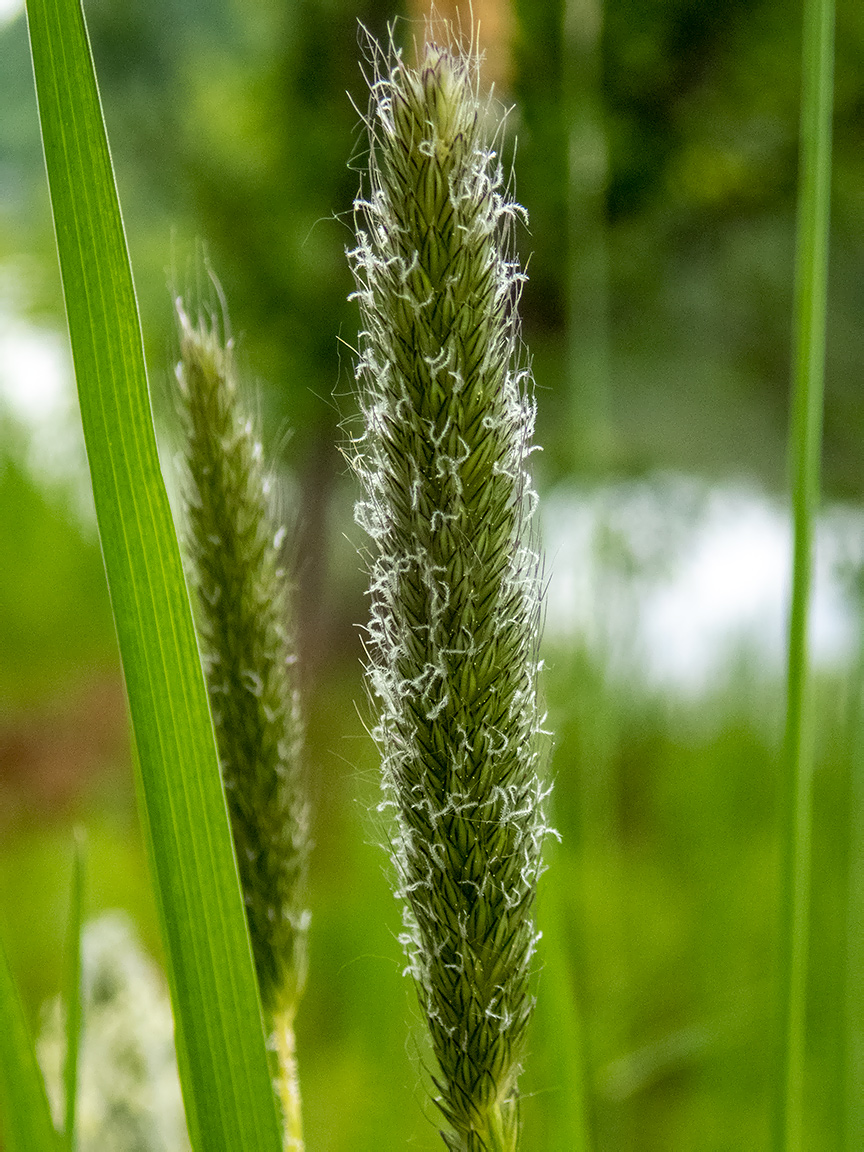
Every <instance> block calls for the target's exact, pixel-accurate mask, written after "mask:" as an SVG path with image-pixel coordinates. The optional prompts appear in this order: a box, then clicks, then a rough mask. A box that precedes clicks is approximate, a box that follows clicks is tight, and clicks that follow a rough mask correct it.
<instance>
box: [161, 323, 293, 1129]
mask: <svg viewBox="0 0 864 1152" xmlns="http://www.w3.org/2000/svg"><path fill="white" fill-rule="evenodd" d="M177 316H178V321H179V327H180V355H181V359H180V364H179V365H178V370H177V376H178V380H179V383H180V395H181V403H182V411H183V416H184V422H185V425H186V471H187V477H188V485H187V520H188V533H187V534H188V542H189V551H190V555H191V562H192V568H193V577H194V582H195V585H196V587H197V593H198V602H199V609H200V610H199V613H198V622H199V631H200V634H201V637H202V641H203V644H202V647H203V654H204V661H205V669H206V673H207V686H208V691H209V694H210V707H211V711H212V714H213V722H214V725H215V728H216V739H217V744H218V748H219V759H220V763H221V767H222V776H223V781H224V785H225V792H226V795H227V799H228V809H229V813H230V817H231V828H232V832H233V836H234V846H235V851H236V855H237V864H238V868H239V872H240V881H241V887H242V890H243V897H244V901H245V905H246V917H247V920H248V924H249V934H250V937H251V940H252V951H253V954H254V957H255V967H256V971H257V974H258V984H259V988H260V991H261V1001H262V1004H263V1007H264V1012H265V1017H266V1019H267V1021H268V1027H270V1028H272V1030H273V1044H274V1046H275V1049H276V1052H277V1055H278V1058H279V1076H278V1086H279V1092H280V1096H281V1100H282V1106H283V1111H284V1115H285V1126H286V1147H287V1148H300V1147H302V1139H301V1136H300V1131H301V1128H300V1105H299V1092H298V1088H297V1079H296V1071H295V1060H294V1031H293V1024H294V1015H295V1012H296V1008H297V1003H298V1000H299V997H300V994H301V992H302V989H303V984H304V980H305V974H306V927H307V919H308V914H307V912H306V911H305V908H304V905H303V897H304V886H305V876H306V870H307V858H308V853H309V831H308V813H307V805H306V799H305V792H304V788H303V781H302V773H301V767H300V762H301V744H302V725H301V719H300V709H299V700H298V693H297V685H296V682H295V681H296V675H295V671H296V669H295V663H296V660H295V656H294V649H293V645H292V643H291V638H290V636H289V634H288V631H287V620H288V604H287V589H286V579H285V573H284V570H283V569H282V567H281V563H280V544H281V539H282V536H283V533H282V531H281V530H279V531H277V530H276V528H275V526H274V522H273V517H272V515H271V510H270V507H269V499H268V482H267V480H266V478H265V475H264V471H263V468H262V464H261V449H260V445H259V444H258V443H257V441H256V440H255V437H254V435H253V432H252V427H251V424H250V422H249V421H248V420H247V419H246V418H245V417H244V416H243V415H242V413H241V411H240V409H239V407H238V398H237V385H236V381H235V376H234V368H233V362H232V354H231V345H230V342H227V341H224V340H221V339H220V338H219V335H218V334H217V332H216V330H215V329H214V327H213V326H212V325H210V324H208V323H207V322H206V321H204V320H200V321H199V323H198V324H197V325H193V324H192V323H191V321H190V320H189V318H188V316H187V315H186V313H185V312H184V310H183V308H182V306H181V305H180V304H179V302H178V305H177Z"/></svg>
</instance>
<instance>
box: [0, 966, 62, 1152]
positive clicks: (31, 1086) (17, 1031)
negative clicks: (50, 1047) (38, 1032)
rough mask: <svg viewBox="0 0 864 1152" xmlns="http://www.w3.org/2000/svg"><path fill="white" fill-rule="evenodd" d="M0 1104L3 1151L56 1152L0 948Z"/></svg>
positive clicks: (28, 1037) (19, 1006)
mask: <svg viewBox="0 0 864 1152" xmlns="http://www.w3.org/2000/svg"><path fill="white" fill-rule="evenodd" d="M0 1021H2V1025H0V1102H2V1106H3V1117H2V1120H3V1127H2V1135H3V1139H4V1141H5V1147H6V1148H7V1152H60V1148H61V1139H60V1137H59V1136H58V1135H57V1132H56V1130H55V1128H54V1124H53V1121H52V1120H51V1109H50V1108H49V1106H48V1096H47V1094H46V1092H45V1082H44V1080H43V1079H42V1073H41V1072H40V1070H39V1065H38V1063H37V1061H36V1049H35V1047H34V1045H33V1038H32V1037H31V1035H30V1029H29V1027H28V1025H27V1017H26V1016H25V1014H24V1006H23V1004H22V1003H21V997H20V996H19V995H18V989H17V988H16V986H15V981H14V979H13V976H12V972H11V970H10V968H9V961H8V959H7V957H6V950H5V948H3V947H2V945H0Z"/></svg>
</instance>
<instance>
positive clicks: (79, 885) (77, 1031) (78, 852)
mask: <svg viewBox="0 0 864 1152" xmlns="http://www.w3.org/2000/svg"><path fill="white" fill-rule="evenodd" d="M84 846H85V840H84V833H83V831H82V830H81V829H80V828H78V829H76V830H75V850H74V855H73V858H72V895H71V899H70V901H69V927H68V932H67V938H66V988H65V990H64V1000H65V1007H66V1057H65V1060H64V1064H63V1087H64V1097H65V1100H64V1109H63V1116H64V1119H63V1140H64V1143H65V1146H66V1148H67V1149H68V1152H75V1111H76V1102H77V1099H78V1057H79V1053H80V1049H81V992H82V989H81V925H82V921H83V917H84V851H85V847H84Z"/></svg>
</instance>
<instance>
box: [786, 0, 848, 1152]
mask: <svg viewBox="0 0 864 1152" xmlns="http://www.w3.org/2000/svg"><path fill="white" fill-rule="evenodd" d="M833 56H834V4H833V0H805V5H804V43H803V94H802V108H801V166H800V177H799V180H800V184H799V205H798V240H797V252H796V289H795V341H796V346H795V368H794V397H793V421H792V429H791V435H790V449H791V452H790V455H791V462H792V469H793V518H794V561H793V578H792V609H791V613H790V622H789V677H788V685H787V711H786V740H785V785H784V788H785V808H786V843H785V857H786V859H785V868H784V877H783V885H784V895H783V922H782V926H781V931H782V933H783V936H782V947H783V950H784V959H783V966H782V984H781V1029H782V1039H781V1052H782V1058H781V1064H780V1068H779V1076H778V1107H777V1117H776V1129H775V1133H776V1136H775V1146H776V1147H777V1149H778V1150H779V1149H782V1150H783V1152H799V1150H800V1149H802V1148H803V1113H804V1100H803V1097H804V1057H805V1039H806V1029H805V1016H806V997H807V944H808V936H809V908H810V838H811V823H812V806H813V796H812V750H811V745H810V731H809V728H810V717H809V711H810V708H809V699H808V657H807V633H808V608H809V602H810V584H811V576H812V568H813V535H814V526H815V518H816V511H817V508H818V503H819V458H820V447H821V438H822V394H823V381H824V372H825V314H826V307H827V281H828V221H829V208H830V192H831V112H832V95H833Z"/></svg>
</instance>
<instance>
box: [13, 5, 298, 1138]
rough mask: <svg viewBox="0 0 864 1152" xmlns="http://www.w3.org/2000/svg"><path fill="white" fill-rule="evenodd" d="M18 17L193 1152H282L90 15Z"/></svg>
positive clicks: (43, 9) (42, 10) (43, 8)
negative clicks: (35, 105) (23, 24)
mask: <svg viewBox="0 0 864 1152" xmlns="http://www.w3.org/2000/svg"><path fill="white" fill-rule="evenodd" d="M27 12H28V22H29V29H30V43H31V51H32V55H33V69H34V73H35V78H36V89H37V94H38V99H39V114H40V119H41V123H42V137H43V143H44V148H45V160H46V167H47V170H48V179H49V186H50V191H51V203H52V210H53V213H54V223H55V230H56V234H57V247H58V253H59V257H60V267H61V272H62V277H63V290H64V295H65V299H66V309H67V315H68V319H69V331H70V336H71V341H72V352H73V359H74V363H75V374H76V378H77V381H78V390H79V398H80V402H81V415H82V421H83V425H84V435H85V441H86V444H87V454H88V459H89V463H90V470H91V475H92V480H93V494H94V499H95V504H96V513H97V518H98V522H99V532H100V537H101V542H102V551H103V555H104V558H105V567H106V571H107V575H108V584H109V588H110V591H111V600H112V605H113V609H114V617H115V622H116V626H117V635H118V640H119V644H120V652H121V656H122V659H123V670H124V675H125V678H126V688H127V693H128V698H129V706H130V711H131V715H132V724H133V730H134V735H135V749H136V753H137V766H138V783H139V802H140V804H141V811H142V822H143V825H144V833H145V839H146V841H147V844H148V850H149V853H150V863H151V869H152V875H153V877H154V884H155V888H156V895H157V901H158V905H159V911H160V917H161V922H162V931H163V938H164V940H165V945H166V953H167V957H168V975H169V981H170V985H171V993H172V1002H173V1006H174V1015H175V1022H176V1026H177V1032H178V1058H179V1063H180V1069H181V1075H182V1078H183V1086H184V1100H185V1103H186V1112H187V1121H188V1123H189V1129H190V1136H191V1138H192V1142H193V1147H195V1148H196V1149H198V1150H199V1152H204V1150H205V1149H206V1152H253V1150H254V1152H259V1150H260V1152H276V1150H277V1149H280V1148H281V1139H280V1133H279V1124H278V1120H277V1115H276V1106H275V1100H274V1097H273V1091H272V1088H271V1084H270V1076H269V1069H268V1062H267V1051H266V1046H265V1037H264V1031H263V1026H262V1019H261V1007H260V1000H259V997H258V991H257V986H256V982H255V974H254V969H253V964H252V956H251V952H250V948H249V939H248V934H247V931H246V923H245V918H244V915H243V905H242V901H241V897H240V889H239V883H238V879H237V870H236V865H235V862H234V855H233V850H232V844H231V833H230V829H229V827H228V818H227V812H226V809H225V801H224V797H223V794H222V787H221V781H220V778H219V765H218V760H217V755H216V745H215V740H214V736H213V728H212V724H211V721H210V714H209V710H208V703H207V693H206V688H205V685H204V677H203V673H202V670H201V664H200V659H199V655H198V647H197V641H196V637H195V630H194V626H193V623H192V614H191V609H190V606H189V598H188V595H187V592H186V586H185V581H184V578H183V570H182V566H181V562H180V554H179V549H178V546H177V539H176V535H175V532H174V525H173V522H172V519H171V513H170V510H169V506H168V498H167V495H166V492H165V487H164V483H163V480H162V475H161V472H160V469H159V460H158V456H157V452H156V439H155V434H154V429H153V421H152V416H151V412H150V405H149V396H148V390H147V378H146V371H145V366H144V355H143V348H142V342H141V331H140V326H139V321H138V313H137V306H136V302H135V293H134V287H133V284H132V273H131V269H130V266H129V257H128V254H127V250H126V242H125V237H124V233H123V225H122V221H121V218H120V209H119V204H118V202H117V194H116V190H115V187H114V179H113V173H112V169H111V160H110V156H109V153H108V143H107V140H106V137H105V129H104V125H103V121H102V113H101V108H100V104H99V95H98V91H97V88H96V78H95V75H94V72H93V65H92V60H91V56H90V49H89V44H88V42H87V34H86V30H85V25H84V17H83V12H82V10H81V7H80V3H79V2H78V0H30V3H29V4H28V7H27Z"/></svg>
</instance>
